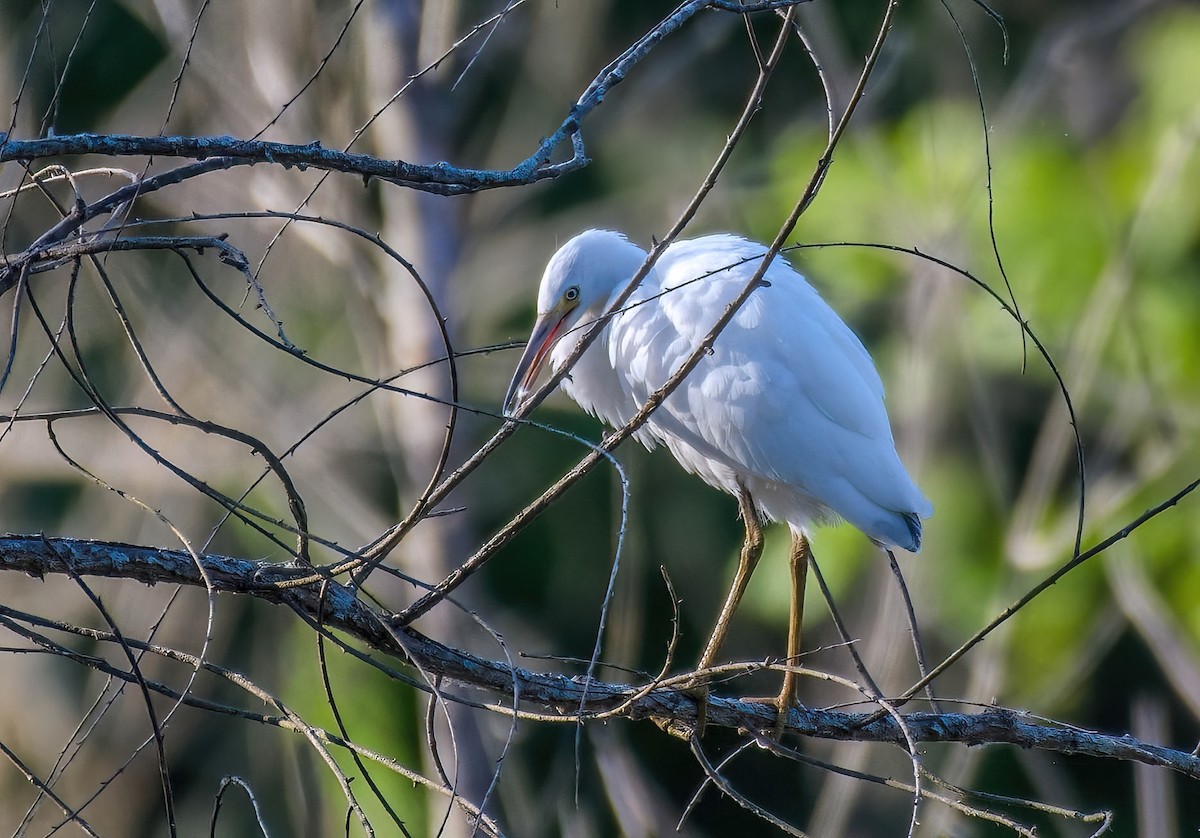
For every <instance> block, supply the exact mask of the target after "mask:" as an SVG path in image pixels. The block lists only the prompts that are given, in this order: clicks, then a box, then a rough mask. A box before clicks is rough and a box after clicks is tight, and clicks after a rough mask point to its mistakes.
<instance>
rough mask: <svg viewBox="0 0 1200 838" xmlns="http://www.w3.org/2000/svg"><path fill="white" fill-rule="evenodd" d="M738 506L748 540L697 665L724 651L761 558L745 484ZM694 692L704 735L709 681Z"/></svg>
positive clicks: (698, 723) (700, 731)
mask: <svg viewBox="0 0 1200 838" xmlns="http://www.w3.org/2000/svg"><path fill="white" fill-rule="evenodd" d="M738 506H739V508H740V509H741V513H742V521H743V522H744V523H745V525H746V540H745V541H744V542H743V543H742V552H741V555H740V556H739V558H738V569H737V573H735V574H734V577H733V584H732V585H731V586H730V588H729V594H728V595H727V596H726V597H725V604H724V605H722V606H721V613H720V614H719V615H718V616H717V624H716V625H715V626H713V630H712V634H711V635H709V638H708V643H707V644H706V645H705V647H704V654H703V655H701V656H700V663H699V664H698V666H697V668H698V669H708V668H709V667H710V666H712V665H713V664H714V663H715V662H716V660H717V655H718V654H719V653H720V651H721V644H722V643H724V642H725V635H726V634H727V633H728V632H729V624H730V623H731V622H733V612H734V611H736V610H737V607H738V603H740V602H741V601H742V595H743V594H745V593H746V586H747V585H749V584H750V576H751V574H753V573H754V568H755V567H756V566H757V565H758V560H759V559H760V558H762V551H763V534H762V526H761V525H760V524H759V522H758V512H757V511H755V509H754V501H753V500H752V499H751V498H750V493H749V492H747V491H746V490H745V488H741V491H739V492H738ZM695 693H696V697H697V700H698V702H699V706H698V707H697V708H696V734H697V735H699V736H703V735H704V721H705V714H706V713H707V710H708V684H707V682H705V683H701V684H700V685H699V686H698V687H696V689H695Z"/></svg>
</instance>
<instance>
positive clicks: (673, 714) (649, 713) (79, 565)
mask: <svg viewBox="0 0 1200 838" xmlns="http://www.w3.org/2000/svg"><path fill="white" fill-rule="evenodd" d="M201 562H202V563H203V565H204V570H205V575H206V576H207V577H208V578H209V579H210V580H211V582H212V584H213V586H214V588H215V589H216V590H217V591H221V592H226V593H234V594H243V595H250V596H254V597H258V598H260V599H264V600H267V601H268V602H274V603H278V604H284V605H288V606H290V607H291V608H293V609H295V610H297V611H299V612H301V613H303V614H304V615H306V616H307V617H309V618H310V619H313V620H315V619H317V618H318V616H319V617H320V619H321V620H322V621H323V622H324V624H325V625H326V626H328V627H330V628H333V629H337V630H339V631H343V632H345V633H347V634H349V635H352V636H353V637H355V638H357V639H358V640H360V641H362V642H363V643H366V644H368V645H370V646H372V647H374V648H376V649H378V650H380V651H382V652H385V653H387V654H389V655H395V656H400V657H407V658H409V659H410V660H411V661H412V662H413V663H415V664H417V665H418V666H419V667H420V668H421V670H422V671H424V672H426V673H428V674H430V675H434V676H439V675H440V676H442V677H443V678H447V679H450V680H453V681H457V682H460V683H463V684H469V685H471V686H475V687H479V688H482V689H484V690H488V691H490V692H492V693H494V694H496V695H497V696H503V697H511V696H512V695H513V691H514V681H515V688H516V693H517V695H518V696H519V698H520V700H521V701H522V702H523V703H525V704H526V705H537V706H540V707H544V708H549V709H550V710H551V711H554V712H558V713H561V714H562V715H563V716H570V715H572V714H574V713H576V712H577V711H578V709H579V702H580V700H581V698H582V697H583V687H584V685H583V683H582V681H579V680H575V679H572V678H569V677H566V676H562V675H553V674H548V673H541V672H533V671H530V670H526V669H521V668H516V667H510V666H509V665H508V664H506V663H503V662H500V661H493V660H488V659H486V658H481V657H478V656H475V655H471V654H467V653H465V652H460V651H459V650H457V649H453V648H450V647H448V646H445V645H443V644H441V643H438V642H437V641H435V640H433V639H431V638H428V637H426V636H425V635H423V634H421V633H420V632H419V631H416V630H415V629H413V628H412V627H403V628H397V627H394V626H392V625H391V624H390V623H389V619H390V617H391V616H392V615H389V614H386V613H381V612H378V611H376V610H374V609H373V608H371V607H370V606H368V605H366V604H365V603H363V602H362V601H361V600H359V599H357V598H355V596H354V595H353V593H352V591H351V590H350V589H349V588H346V587H345V586H343V585H340V584H338V583H336V582H329V583H328V585H327V587H326V591H325V598H324V602H322V601H321V587H320V585H319V584H313V585H308V586H303V587H281V586H280V585H279V584H278V583H281V582H286V581H287V580H289V579H295V578H297V577H300V576H306V575H310V574H311V573H312V569H311V568H310V567H302V566H298V565H295V564H277V563H272V562H265V561H264V562H251V561H245V560H243V559H236V558H231V557H228V556H219V555H205V556H202V557H201ZM68 567H70V568H71V570H72V571H73V572H74V573H77V574H79V575H81V576H106V577H115V578H123V579H131V580H135V581H139V582H144V583H146V584H151V585H153V584H156V583H159V582H163V583H171V584H182V585H192V586H202V585H203V584H204V581H203V576H202V575H201V573H200V571H199V569H198V568H197V567H196V564H195V563H194V562H193V560H192V558H191V556H190V555H189V554H188V553H186V552H184V551H181V550H166V549H157V548H150V547H139V546H134V545H129V544H117V543H110V542H98V541H84V540H77V539H65V538H48V537H45V536H20V535H8V536H0V570H7V571H19V572H24V573H28V574H31V575H33V576H37V577H39V578H40V577H43V576H45V575H47V574H54V573H63V574H65V573H67V568H68ZM639 692H640V690H639V688H638V687H630V686H628V685H624V684H613V683H605V682H593V683H592V684H591V685H590V686H589V687H588V688H587V699H588V700H587V704H586V712H587V713H589V714H592V713H603V712H605V711H607V710H611V709H613V708H615V707H618V706H620V705H622V704H624V703H627V702H628V706H627V707H626V708H625V709H623V710H622V711H621V714H622V715H625V716H628V717H629V718H632V719H647V718H649V719H655V720H660V721H664V720H665V721H671V722H674V723H676V724H677V725H681V726H683V727H687V726H690V725H694V723H695V721H696V700H695V698H694V697H693V696H692V695H690V694H689V693H688V692H686V691H684V690H678V689H667V688H658V689H654V690H651V691H649V692H646V694H645V695H639V696H638V697H637V698H636V699H635V700H633V701H631V702H630V701H629V699H630V698H631V697H633V696H635V694H638V693H639ZM871 715H872V714H868V713H846V712H835V711H828V710H820V709H809V708H803V707H800V708H796V709H793V710H792V712H791V714H790V715H789V717H788V730H789V731H791V732H794V733H799V734H803V735H805V736H812V737H816V738H821V739H838V740H855V741H863V742H888V743H893V744H897V745H903V743H904V741H905V734H904V731H902V730H901V729H900V727H899V726H898V724H897V723H896V721H895V720H894V719H892V718H890V717H887V716H885V717H882V718H874V719H873V718H872V717H871ZM903 719H904V725H905V728H906V729H907V733H908V735H909V736H910V737H911V738H912V739H913V740H914V741H917V742H957V743H960V744H965V745H984V744H998V743H1007V744H1012V745H1018V746H1020V747H1023V748H1037V749H1040V750H1048V751H1055V752H1058V753H1063V754H1086V755H1089V756H1095V757H1106V758H1109V759H1120V760H1127V761H1136V762H1142V763H1146V764H1148V765H1157V766H1162V767H1166V768H1172V769H1174V770H1176V771H1179V772H1180V773H1182V774H1185V775H1187V776H1189V777H1192V778H1194V779H1200V757H1196V756H1192V755H1190V754H1187V753H1184V752H1182V751H1177V750H1174V749H1172V748H1166V747H1162V746H1160V745H1153V744H1149V743H1145V742H1140V741H1138V740H1136V739H1133V738H1131V737H1129V736H1109V735H1105V734H1100V733H1091V732H1088V731H1083V730H1079V729H1077V728H1070V727H1065V726H1057V725H1053V724H1047V723H1042V722H1039V721H1035V720H1032V719H1030V718H1029V717H1028V716H1025V715H1023V714H1021V713H1017V712H1014V711H1012V710H1007V709H1003V708H988V709H986V710H984V711H982V712H979V713H909V714H907V715H905V716H904V717H903ZM774 721H775V710H774V708H773V707H769V706H766V705H762V704H756V703H753V702H745V701H739V700H737V699H732V698H722V697H718V696H712V697H710V699H709V702H708V715H707V724H708V725H709V726H713V725H716V726H722V727H730V728H749V729H756V730H763V729H768V728H770V727H771V726H772V724H773V723H774Z"/></svg>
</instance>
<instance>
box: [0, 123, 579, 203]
mask: <svg viewBox="0 0 1200 838" xmlns="http://www.w3.org/2000/svg"><path fill="white" fill-rule="evenodd" d="M78 154H98V155H102V156H104V157H146V156H151V155H153V156H156V157H184V158H189V159H193V160H208V159H212V158H217V157H221V158H226V159H228V160H230V161H231V163H232V164H234V165H236V164H254V163H274V164H277V165H280V166H283V167H284V168H293V167H294V168H297V169H300V170H301V171H304V170H306V169H310V168H312V169H321V170H324V171H330V172H343V173H345V174H352V175H359V176H360V177H363V178H367V179H370V178H379V179H380V180H386V181H388V182H389V183H395V184H398V185H400V186H407V187H410V188H412V189H419V190H421V191H424V192H434V193H437V194H441V195H460V194H464V193H467V192H479V191H480V190H483V189H495V188H497V187H501V186H524V185H527V184H530V183H535V182H537V181H539V180H545V179H547V178H553V177H558V176H559V175H561V174H563V173H565V172H568V171H572V170H573V169H578V168H581V167H582V166H583V165H585V164H586V163H587V160H586V159H585V158H583V157H579V158H577V159H572V160H568V161H566V162H564V163H562V164H557V165H555V164H548V163H543V164H541V165H526V164H522V165H520V166H517V167H515V168H513V169H510V170H507V171H504V170H499V169H464V168H459V167H458V166H452V165H450V164H449V163H444V162H443V163H433V164H429V165H425V164H420V163H406V162H405V161H403V160H383V159H380V158H378V157H373V156H371V155H369V154H352V153H348V152H343V151H334V150H333V149H328V148H324V147H323V146H322V145H321V144H320V143H319V142H313V143H307V144H305V145H294V144H292V143H275V142H267V141H266V140H243V139H239V138H238V137H137V136H132V135H128V134H65V135H62V136H57V137H43V138H41V139H35V140H18V139H14V138H12V137H9V136H8V135H6V134H0V163H5V162H8V161H10V160H39V159H43V158H46V157H62V156H69V155H78ZM527 162H528V161H527Z"/></svg>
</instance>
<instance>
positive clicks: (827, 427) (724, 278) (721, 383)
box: [575, 235, 933, 550]
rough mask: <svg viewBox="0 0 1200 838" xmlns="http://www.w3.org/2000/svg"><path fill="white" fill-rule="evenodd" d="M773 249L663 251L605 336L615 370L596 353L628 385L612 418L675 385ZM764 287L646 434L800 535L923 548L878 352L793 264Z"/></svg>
mask: <svg viewBox="0 0 1200 838" xmlns="http://www.w3.org/2000/svg"><path fill="white" fill-rule="evenodd" d="M764 253H765V248H763V247H762V246H761V245H757V244H754V243H751V242H748V241H746V240H745V239H741V238H738V237H736V236H729V235H720V236H707V237H704V238H700V239H694V240H691V241H682V242H678V243H675V244H673V245H672V246H671V247H670V248H668V249H667V251H666V253H664V254H663V257H662V258H661V259H660V261H659V263H658V265H657V268H656V271H655V272H654V273H653V274H651V276H649V277H647V281H645V282H643V284H642V286H641V287H640V288H639V289H638V290H637V291H636V292H635V294H634V296H633V297H632V298H631V300H630V303H629V305H628V306H627V307H626V309H625V311H624V312H623V313H622V314H621V315H620V316H619V317H617V318H615V319H614V320H613V321H612V323H611V324H610V326H609V327H608V328H607V329H606V334H605V335H602V337H603V338H604V346H605V348H606V349H607V355H608V357H607V359H606V360H607V364H604V363H603V361H604V360H605V359H602V358H601V357H600V356H599V354H598V353H597V355H596V357H593V358H591V359H589V360H590V361H591V364H592V365H593V366H596V367H598V368H603V370H604V374H605V375H606V376H608V377H610V380H609V384H608V387H609V388H611V387H612V386H613V383H614V381H613V380H614V379H615V383H616V384H617V385H619V386H620V387H621V388H622V389H623V397H614V396H612V395H608V396H607V399H608V401H609V402H610V403H611V406H612V407H615V408H616V409H615V410H609V411H608V412H609V413H610V415H609V416H604V417H603V418H605V419H607V420H608V421H625V420H627V419H628V418H629V416H631V415H632V414H633V412H634V411H635V410H636V409H637V407H638V406H640V405H641V404H642V403H644V402H645V400H646V399H647V398H648V397H649V395H650V394H651V393H653V392H654V391H655V390H656V389H658V388H659V387H660V386H662V384H664V383H665V382H666V380H667V379H668V378H669V377H670V376H671V374H672V373H673V372H674V371H675V370H676V369H677V368H678V367H679V365H680V364H682V363H683V362H684V360H685V359H686V358H687V357H688V355H690V354H691V352H692V351H693V350H694V349H695V347H696V346H697V345H699V343H700V341H701V340H702V338H703V337H704V336H705V335H706V334H707V333H708V332H709V330H710V329H711V328H712V326H713V325H714V324H715V323H716V321H717V319H718V318H719V317H720V316H721V314H722V313H723V312H724V310H725V308H726V306H727V305H728V304H729V303H730V302H731V301H732V300H733V299H734V298H735V297H736V296H737V294H738V293H739V292H740V291H741V289H742V288H743V287H744V286H745V284H746V283H747V282H748V281H749V280H750V278H751V277H752V276H753V274H754V272H755V271H756V270H757V268H758V265H759V263H760V262H761V257H762V255H763V254H764ZM764 279H766V281H767V284H766V285H765V286H763V287H760V288H759V289H757V290H756V291H755V292H754V294H753V295H752V296H751V297H750V299H749V300H747V302H746V303H745V304H744V305H743V306H742V308H741V309H739V311H738V313H737V315H736V316H735V317H734V319H733V320H732V322H730V324H729V325H728V326H727V327H726V328H725V330H724V331H722V333H721V334H720V336H719V337H718V338H717V340H716V343H715V344H714V346H713V350H712V352H711V353H709V354H706V355H705V356H704V357H703V358H701V359H700V362H699V364H698V365H697V367H696V368H695V369H694V370H693V371H692V373H691V374H690V375H689V376H688V377H687V378H686V379H685V380H684V381H683V382H682V384H681V385H680V387H679V388H678V389H677V390H676V391H675V392H674V393H672V395H671V396H670V397H668V399H667V400H666V401H665V402H664V404H663V405H662V406H661V407H660V408H659V409H658V410H657V411H656V412H655V413H654V414H652V415H651V417H650V420H649V421H648V422H647V424H646V426H645V428H644V429H643V432H642V433H641V434H640V436H639V438H640V439H641V440H642V441H643V442H644V443H647V444H648V445H652V444H653V443H660V444H662V445H664V446H665V447H667V448H668V449H669V450H670V451H671V453H672V454H674V456H675V457H676V459H678V460H679V462H680V463H681V464H682V465H683V466H684V468H686V469H687V470H688V471H691V472H693V473H694V474H696V475H698V476H699V477H701V478H702V479H704V480H705V481H706V482H708V483H709V484H710V485H712V486H715V487H717V488H720V489H723V490H724V491H727V492H730V493H733V494H736V492H737V487H738V485H739V484H740V485H743V486H745V487H746V489H747V490H748V491H749V492H750V494H751V496H752V497H753V498H754V499H755V502H756V504H757V505H758V507H759V509H760V510H761V511H762V512H763V513H764V514H765V515H767V516H768V517H769V518H772V519H775V520H782V521H787V522H788V523H789V524H791V525H792V526H793V527H794V528H797V529H804V528H807V527H808V526H809V525H810V524H812V523H814V522H819V521H824V520H829V519H833V518H837V517H840V518H844V519H846V520H847V521H849V522H850V523H851V524H853V525H854V526H856V527H858V528H859V529H860V530H862V531H863V532H864V533H866V535H867V536H868V537H870V538H871V539H873V540H874V541H876V542H878V543H880V544H885V545H888V546H897V547H902V548H904V549H909V550H916V549H919V547H920V518H922V517H927V516H928V515H930V514H931V513H932V511H933V510H932V507H931V505H930V504H929V502H928V501H927V500H926V499H925V498H924V496H922V494H921V492H920V491H919V490H918V489H917V487H916V485H915V484H914V483H913V481H912V479H911V478H910V477H909V476H908V473H907V471H906V470H905V468H904V466H903V464H902V463H901V462H900V458H899V456H898V455H897V454H896V449H895V444H894V442H893V438H892V431H891V426H890V423H889V421H888V416H887V412H886V409H885V407H884V401H883V385H882V383H881V381H880V379H879V375H878V373H877V372H876V370H875V366H874V364H873V363H872V361H871V358H870V355H869V354H868V353H867V351H866V349H865V348H864V347H863V345H862V342H861V341H859V339H858V337H857V336H856V335H855V334H854V332H853V331H852V330H851V329H850V328H849V327H848V326H847V325H846V324H845V323H844V322H843V321H842V319H841V318H840V317H838V315H837V314H836V313H835V312H834V311H833V309H832V308H830V307H829V306H828V304H826V303H825V301H824V300H822V299H821V297H820V295H819V294H818V293H817V292H816V290H815V289H813V287H812V286H811V285H809V284H808V282H806V281H805V279H804V278H803V277H802V276H801V275H800V274H799V273H797V272H796V271H795V270H793V269H792V268H791V267H790V266H789V265H788V264H787V263H786V262H785V261H784V260H782V259H778V260H776V261H775V262H774V263H773V264H772V265H771V267H770V268H769V270H768V271H767V273H766V274H765V276H764ZM585 357H586V355H585ZM597 371H598V372H599V369H598V370H597ZM585 375H586V374H585ZM579 378H580V377H579V373H575V380H576V382H578V381H579ZM589 380H590V379H589ZM618 402H619V404H617V403H618Z"/></svg>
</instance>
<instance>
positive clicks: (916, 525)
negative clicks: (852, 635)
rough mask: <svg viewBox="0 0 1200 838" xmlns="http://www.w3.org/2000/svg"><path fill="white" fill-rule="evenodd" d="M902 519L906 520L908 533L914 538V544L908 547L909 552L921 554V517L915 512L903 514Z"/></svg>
mask: <svg viewBox="0 0 1200 838" xmlns="http://www.w3.org/2000/svg"><path fill="white" fill-rule="evenodd" d="M901 517H902V518H904V525H905V526H906V527H908V533H909V535H911V536H912V544H910V545H908V548H907V549H908V550H910V551H912V552H913V553H919V552H921V516H920V515H918V514H917V513H915V512H903V513H901Z"/></svg>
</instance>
